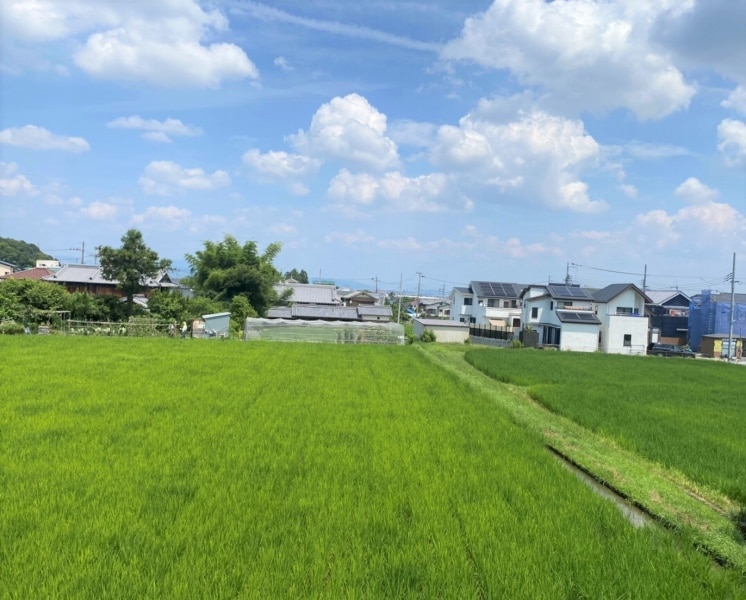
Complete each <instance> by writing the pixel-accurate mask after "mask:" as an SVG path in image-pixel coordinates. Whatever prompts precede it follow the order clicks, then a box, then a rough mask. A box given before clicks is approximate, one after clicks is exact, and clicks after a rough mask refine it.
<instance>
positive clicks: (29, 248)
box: [0, 237, 53, 269]
mask: <svg viewBox="0 0 746 600" xmlns="http://www.w3.org/2000/svg"><path fill="white" fill-rule="evenodd" d="M52 259H53V257H52V256H49V254H44V252H42V251H41V250H39V246H37V245H36V244H29V243H27V242H24V241H20V240H14V239H11V238H4V237H0V260H3V261H5V262H9V263H11V264H13V265H15V266H17V267H20V268H22V269H27V268H30V267H35V266H36V261H37V260H52Z"/></svg>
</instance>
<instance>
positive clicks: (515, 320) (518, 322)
mask: <svg viewBox="0 0 746 600" xmlns="http://www.w3.org/2000/svg"><path fill="white" fill-rule="evenodd" d="M520 326H521V320H520V319H519V318H517V317H516V318H514V319H513V327H514V328H515V327H520Z"/></svg>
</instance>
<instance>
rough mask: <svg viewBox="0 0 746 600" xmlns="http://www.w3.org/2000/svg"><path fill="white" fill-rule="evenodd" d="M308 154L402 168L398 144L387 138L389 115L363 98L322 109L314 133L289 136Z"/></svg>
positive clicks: (378, 167)
mask: <svg viewBox="0 0 746 600" xmlns="http://www.w3.org/2000/svg"><path fill="white" fill-rule="evenodd" d="M288 139H289V140H290V142H291V143H292V144H293V145H294V146H295V147H296V148H297V149H298V150H300V151H301V152H303V153H304V154H309V155H312V156H316V155H318V156H321V157H324V158H332V159H337V160H341V161H345V162H351V163H354V164H357V165H360V166H363V167H366V168H370V169H375V170H379V171H382V170H385V169H390V168H395V167H397V166H398V165H399V156H398V153H397V147H396V143H395V142H394V141H393V140H392V139H391V138H390V137H387V135H386V115H384V114H383V113H380V112H379V111H378V110H376V109H375V108H374V107H373V106H371V105H370V104H369V103H368V101H367V100H366V99H365V98H364V97H362V96H360V95H359V94H349V95H347V96H345V97H344V98H341V97H339V96H337V97H336V98H333V99H332V100H331V101H330V102H328V103H326V104H323V105H321V107H320V108H319V109H318V110H317V111H316V114H314V116H313V119H312V120H311V127H310V129H309V130H308V131H307V132H305V131H298V133H297V134H295V135H292V136H289V138H288Z"/></svg>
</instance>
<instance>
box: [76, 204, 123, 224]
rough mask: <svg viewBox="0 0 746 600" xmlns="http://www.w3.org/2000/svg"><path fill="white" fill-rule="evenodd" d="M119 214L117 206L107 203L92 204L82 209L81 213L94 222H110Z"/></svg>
mask: <svg viewBox="0 0 746 600" xmlns="http://www.w3.org/2000/svg"><path fill="white" fill-rule="evenodd" d="M118 212H119V209H118V207H117V206H116V205H115V204H109V203H107V202H91V203H90V204H89V205H88V206H86V207H84V208H81V209H80V213H81V214H82V215H83V216H84V217H87V218H89V219H93V220H94V221H108V220H111V219H113V218H115V217H116V216H117V214H118Z"/></svg>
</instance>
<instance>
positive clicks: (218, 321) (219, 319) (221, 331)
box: [202, 312, 231, 338]
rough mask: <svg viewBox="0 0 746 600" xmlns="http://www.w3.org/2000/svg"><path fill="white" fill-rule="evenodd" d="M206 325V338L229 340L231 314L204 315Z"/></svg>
mask: <svg viewBox="0 0 746 600" xmlns="http://www.w3.org/2000/svg"><path fill="white" fill-rule="evenodd" d="M202 320H203V321H204V323H205V329H204V337H219V338H227V337H228V334H229V333H230V327H231V313H229V312H222V313H215V314H212V315H202Z"/></svg>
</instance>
